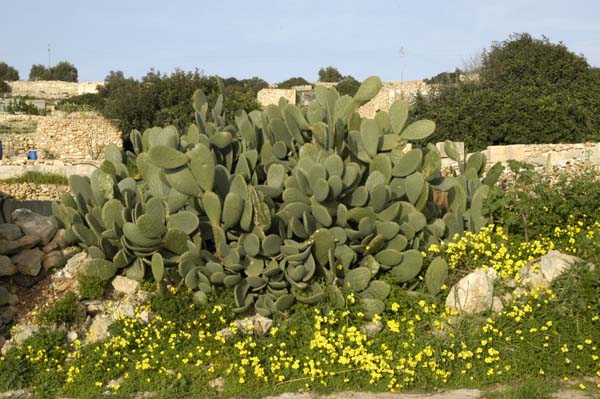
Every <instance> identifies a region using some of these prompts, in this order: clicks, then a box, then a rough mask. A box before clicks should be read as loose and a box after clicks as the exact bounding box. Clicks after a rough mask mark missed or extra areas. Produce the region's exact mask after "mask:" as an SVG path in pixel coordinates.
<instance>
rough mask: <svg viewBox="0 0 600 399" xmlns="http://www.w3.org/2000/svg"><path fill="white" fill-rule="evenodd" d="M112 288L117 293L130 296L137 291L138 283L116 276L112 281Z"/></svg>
mask: <svg viewBox="0 0 600 399" xmlns="http://www.w3.org/2000/svg"><path fill="white" fill-rule="evenodd" d="M112 286H113V288H114V289H115V291H117V292H121V293H123V294H126V295H131V294H133V293H135V292H136V291H137V289H138V288H139V286H140V283H139V282H137V281H136V280H132V279H130V278H127V277H124V276H116V277H115V278H114V279H113V281H112Z"/></svg>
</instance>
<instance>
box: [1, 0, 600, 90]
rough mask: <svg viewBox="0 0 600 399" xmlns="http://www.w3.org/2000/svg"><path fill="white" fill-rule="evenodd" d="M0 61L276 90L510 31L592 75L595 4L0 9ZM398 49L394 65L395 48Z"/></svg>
mask: <svg viewBox="0 0 600 399" xmlns="http://www.w3.org/2000/svg"><path fill="white" fill-rule="evenodd" d="M2 3H3V4H2V7H1V8H2V16H1V17H0V21H1V22H0V38H1V39H0V61H4V62H7V63H8V64H9V65H12V66H14V67H16V68H17V69H18V70H19V72H20V74H21V78H22V79H23V78H27V76H28V74H29V69H30V67H31V65H32V64H36V63H41V64H47V63H48V51H47V46H48V43H50V44H51V48H52V52H51V61H52V63H55V62H58V61H60V60H68V61H70V62H72V63H73V64H75V66H77V68H78V70H79V80H80V81H96V80H103V79H104V77H105V76H106V75H107V74H108V72H109V71H110V70H122V71H123V72H125V74H126V75H127V76H134V77H140V76H143V75H144V74H145V73H146V72H147V71H148V70H149V69H150V68H155V69H157V70H159V71H161V72H171V71H173V69H174V68H177V67H179V68H182V69H185V70H192V69H194V68H198V69H200V70H201V71H203V72H204V73H206V74H219V75H221V76H225V77H228V76H235V77H238V78H247V77H252V76H259V77H262V78H263V79H265V80H267V81H269V82H272V83H274V82H278V81H281V80H284V79H286V78H288V77H291V76H303V77H305V78H306V79H308V80H311V81H312V80H316V79H317V71H318V69H319V68H320V67H322V66H327V65H333V66H336V67H337V68H338V69H339V70H340V71H341V72H342V74H344V75H353V76H354V77H356V78H357V79H359V80H360V79H364V78H366V77H367V76H370V75H379V76H380V77H382V78H383V79H384V80H400V78H401V77H402V78H404V79H405V80H411V79H419V78H424V77H429V76H432V75H435V74H437V73H439V72H442V71H445V70H453V69H454V68H456V67H461V66H462V65H464V64H465V62H466V61H467V60H469V59H470V58H472V57H473V56H475V55H476V54H478V53H479V52H480V51H481V50H482V49H483V48H489V46H490V44H491V43H492V42H493V41H502V40H505V39H506V38H507V37H508V35H509V34H511V33H513V32H529V33H531V34H532V35H534V36H536V37H539V36H540V35H542V34H543V35H546V36H547V37H549V38H550V40H551V41H552V42H558V41H563V42H564V43H565V44H566V45H567V47H568V48H569V49H571V50H572V51H574V52H576V53H578V54H583V55H584V56H585V57H586V58H587V60H588V62H589V63H590V64H591V65H595V66H600V1H597V0H570V1H558V0H542V1H539V0H536V1H533V0H531V1H528V0H518V1H515V0H504V1H491V0H490V1H487V0H481V1H474V0H473V1H470V0H459V1H420V2H418V1H399V0H388V1H384V0H302V1H296V0H279V1H277V0H269V1H267V0H249V1H245V0H216V1H215V0H213V1H205V0H193V1H183V0H170V1H165V0H161V1H155V0H119V1H117V0H103V1H94V2H92V1H86V0H77V1H76V0H53V1H47V0H44V1H40V0H29V1H3V2H2ZM401 49H403V50H404V56H402V57H401V55H400V50H401Z"/></svg>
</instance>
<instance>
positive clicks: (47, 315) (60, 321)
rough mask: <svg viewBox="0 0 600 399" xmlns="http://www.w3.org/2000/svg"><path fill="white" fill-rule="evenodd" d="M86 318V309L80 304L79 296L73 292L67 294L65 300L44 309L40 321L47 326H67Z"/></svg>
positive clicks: (62, 299)
mask: <svg viewBox="0 0 600 399" xmlns="http://www.w3.org/2000/svg"><path fill="white" fill-rule="evenodd" d="M84 318H85V309H84V308H83V306H81V305H80V304H79V300H78V299H77V295H76V294H75V293H73V292H69V293H67V294H66V295H65V296H64V297H63V298H61V299H59V300H58V301H56V302H54V303H52V304H50V305H48V307H46V308H44V309H42V311H41V312H40V316H39V319H40V321H41V322H42V323H44V324H46V325H53V324H56V325H66V326H71V325H73V324H74V323H76V322H78V321H80V320H83V319H84Z"/></svg>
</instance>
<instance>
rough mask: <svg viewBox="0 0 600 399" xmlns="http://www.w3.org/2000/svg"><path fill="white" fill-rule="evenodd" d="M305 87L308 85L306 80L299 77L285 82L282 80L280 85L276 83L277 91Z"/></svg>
mask: <svg viewBox="0 0 600 399" xmlns="http://www.w3.org/2000/svg"><path fill="white" fill-rule="evenodd" d="M306 85H310V83H309V82H308V80H306V79H304V78H301V77H297V78H289V79H287V80H284V81H283V82H281V83H277V88H278V89H291V88H292V87H294V86H306Z"/></svg>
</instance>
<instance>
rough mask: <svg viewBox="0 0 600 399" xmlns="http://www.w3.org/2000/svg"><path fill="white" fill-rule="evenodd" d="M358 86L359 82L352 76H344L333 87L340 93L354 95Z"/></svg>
mask: <svg viewBox="0 0 600 399" xmlns="http://www.w3.org/2000/svg"><path fill="white" fill-rule="evenodd" d="M359 87H360V82H359V81H358V80H356V79H354V78H353V77H352V76H346V77H344V79H342V80H341V81H340V82H339V83H338V84H337V85H335V88H336V89H337V91H338V92H339V93H340V94H341V95H344V94H346V95H348V96H354V95H355V94H356V92H357V91H358V88H359Z"/></svg>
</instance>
